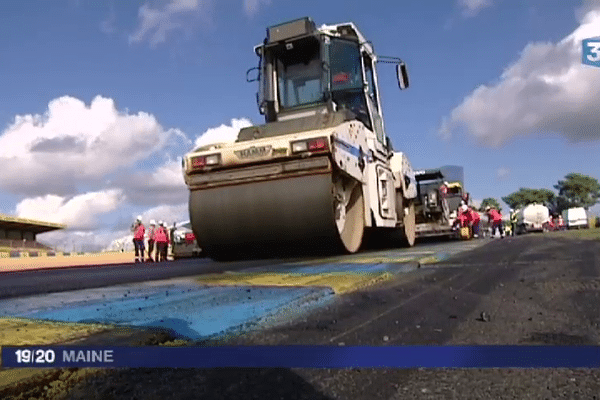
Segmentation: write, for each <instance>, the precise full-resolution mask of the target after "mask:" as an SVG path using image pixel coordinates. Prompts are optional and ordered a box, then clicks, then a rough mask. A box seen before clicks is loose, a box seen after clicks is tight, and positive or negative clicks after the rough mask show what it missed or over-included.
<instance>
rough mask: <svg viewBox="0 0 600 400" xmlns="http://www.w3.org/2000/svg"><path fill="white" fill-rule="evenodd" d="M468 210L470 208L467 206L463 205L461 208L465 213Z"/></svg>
mask: <svg viewBox="0 0 600 400" xmlns="http://www.w3.org/2000/svg"><path fill="white" fill-rule="evenodd" d="M468 208H469V207H467V205H466V204H463V205H462V206H460V209H461V210H463V211H467V209H468Z"/></svg>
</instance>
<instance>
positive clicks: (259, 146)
mask: <svg viewBox="0 0 600 400" xmlns="http://www.w3.org/2000/svg"><path fill="white" fill-rule="evenodd" d="M255 53H256V54H257V56H258V57H259V66H258V68H256V70H257V71H258V74H257V75H258V76H257V78H256V80H258V82H259V91H258V96H257V100H258V107H259V111H260V112H261V114H263V115H264V117H265V123H264V124H263V125H259V126H251V127H248V128H244V129H242V130H241V131H240V132H239V134H238V137H237V140H236V141H235V142H234V143H221V144H213V145H211V146H205V147H201V148H197V149H194V150H193V151H192V152H191V153H189V154H187V155H186V156H185V157H184V158H183V169H184V178H185V182H186V184H187V186H188V188H189V190H190V198H189V210H190V220H191V223H192V229H193V231H194V234H195V235H196V238H197V239H198V241H199V243H200V244H201V246H202V249H203V251H205V252H206V254H207V255H208V256H209V257H212V258H214V259H223V258H225V259H227V258H231V257H234V258H235V257H238V256H239V255H242V256H244V257H245V256H246V255H250V254H252V253H253V252H254V250H257V249H268V248H273V249H279V248H284V247H286V246H291V247H292V248H293V249H297V248H298V247H299V246H302V245H305V246H307V247H309V248H311V249H312V248H324V249H332V248H337V249H339V250H341V251H344V252H349V253H353V252H356V251H358V250H359V248H360V247H361V243H362V242H363V236H364V232H365V230H367V229H370V228H371V229H372V228H380V229H381V230H385V229H387V230H388V232H389V233H390V237H392V236H399V238H398V239H399V240H402V241H403V242H404V243H405V244H408V245H411V246H412V245H413V244H414V241H415V211H414V199H415V197H416V196H417V190H416V182H415V176H414V172H413V169H412V167H411V164H410V162H409V160H408V158H407V157H406V155H405V154H403V153H400V152H394V151H393V148H392V145H391V141H390V139H389V137H388V135H387V134H386V130H385V126H384V122H383V113H382V105H381V97H380V94H379V86H378V85H379V82H378V79H377V70H376V65H377V63H391V64H395V65H396V75H397V80H398V85H399V87H400V89H404V88H406V87H408V74H407V71H406V66H405V64H404V62H403V61H402V60H400V59H399V58H395V57H378V56H376V55H375V52H374V51H373V45H372V44H371V42H370V41H368V40H367V39H366V38H365V37H364V36H363V35H362V33H361V32H360V31H359V30H358V29H357V27H356V26H355V25H354V24H353V23H351V22H348V23H342V24H336V25H323V26H321V27H319V28H317V27H316V25H315V24H314V22H313V21H312V20H311V19H310V18H302V19H298V20H294V21H291V22H287V23H283V24H280V25H276V26H272V27H269V28H268V29H267V36H266V38H265V40H264V42H263V43H261V44H260V45H258V46H256V47H255ZM251 71H252V70H249V71H248V73H250V72H251ZM248 76H251V75H248V74H247V79H248V80H249V81H252V79H251V78H248ZM396 233H399V234H400V235H396ZM398 243H399V242H398Z"/></svg>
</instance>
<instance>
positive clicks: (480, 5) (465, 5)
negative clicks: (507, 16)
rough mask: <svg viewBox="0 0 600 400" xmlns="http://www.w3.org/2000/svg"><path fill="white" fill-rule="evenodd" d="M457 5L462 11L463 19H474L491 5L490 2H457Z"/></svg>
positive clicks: (480, 0) (484, 0)
mask: <svg viewBox="0 0 600 400" xmlns="http://www.w3.org/2000/svg"><path fill="white" fill-rule="evenodd" d="M458 5H459V6H460V7H461V8H462V10H463V15H464V16H465V17H474V16H475V15H477V14H478V13H479V11H481V10H482V9H484V8H486V7H490V6H491V5H492V0H458Z"/></svg>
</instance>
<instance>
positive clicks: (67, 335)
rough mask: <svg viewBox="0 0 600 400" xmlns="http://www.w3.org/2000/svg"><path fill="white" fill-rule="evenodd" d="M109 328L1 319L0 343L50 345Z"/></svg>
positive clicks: (21, 319) (23, 319)
mask: <svg viewBox="0 0 600 400" xmlns="http://www.w3.org/2000/svg"><path fill="white" fill-rule="evenodd" d="M109 328H110V327H109V326H108V325H100V324H76V323H68V322H51V321H36V320H30V319H26V318H14V317H11V318H0V343H2V344H3V345H5V346H30V345H32V346H33V345H36V346H37V345H48V344H53V343H61V342H65V341H68V340H74V339H79V338H82V337H85V336H88V335H91V334H93V333H97V332H101V331H105V330H107V329H109Z"/></svg>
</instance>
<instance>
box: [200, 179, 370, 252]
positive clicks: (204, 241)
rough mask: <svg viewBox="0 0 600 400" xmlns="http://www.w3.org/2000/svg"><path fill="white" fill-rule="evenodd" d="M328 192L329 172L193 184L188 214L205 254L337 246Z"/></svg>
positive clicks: (339, 241)
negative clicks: (225, 183) (201, 185)
mask: <svg viewBox="0 0 600 400" xmlns="http://www.w3.org/2000/svg"><path fill="white" fill-rule="evenodd" d="M333 194H334V185H333V183H332V175H331V173H323V174H317V175H309V176H300V177H287V178H284V179H276V180H269V181H262V182H252V183H245V184H237V185H229V186H221V187H216V188H210V189H201V190H192V191H191V192H190V201H189V207H190V219H191V222H192V227H193V230H194V234H195V235H196V237H197V238H198V242H199V244H200V246H201V247H202V248H203V249H206V251H207V253H208V255H209V256H221V255H223V254H226V253H229V252H237V251H240V250H243V251H246V250H258V249H262V250H264V249H269V248H273V249H276V248H278V247H279V246H286V245H287V246H289V245H292V246H294V247H297V246H302V245H306V246H309V247H313V248H323V247H327V246H329V247H331V246H340V245H342V242H341V240H340V234H339V233H338V228H337V226H336V217H335V211H334V209H335V206H334V195H333ZM361 200H362V198H361ZM361 206H362V205H361ZM361 236H362V233H361Z"/></svg>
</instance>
